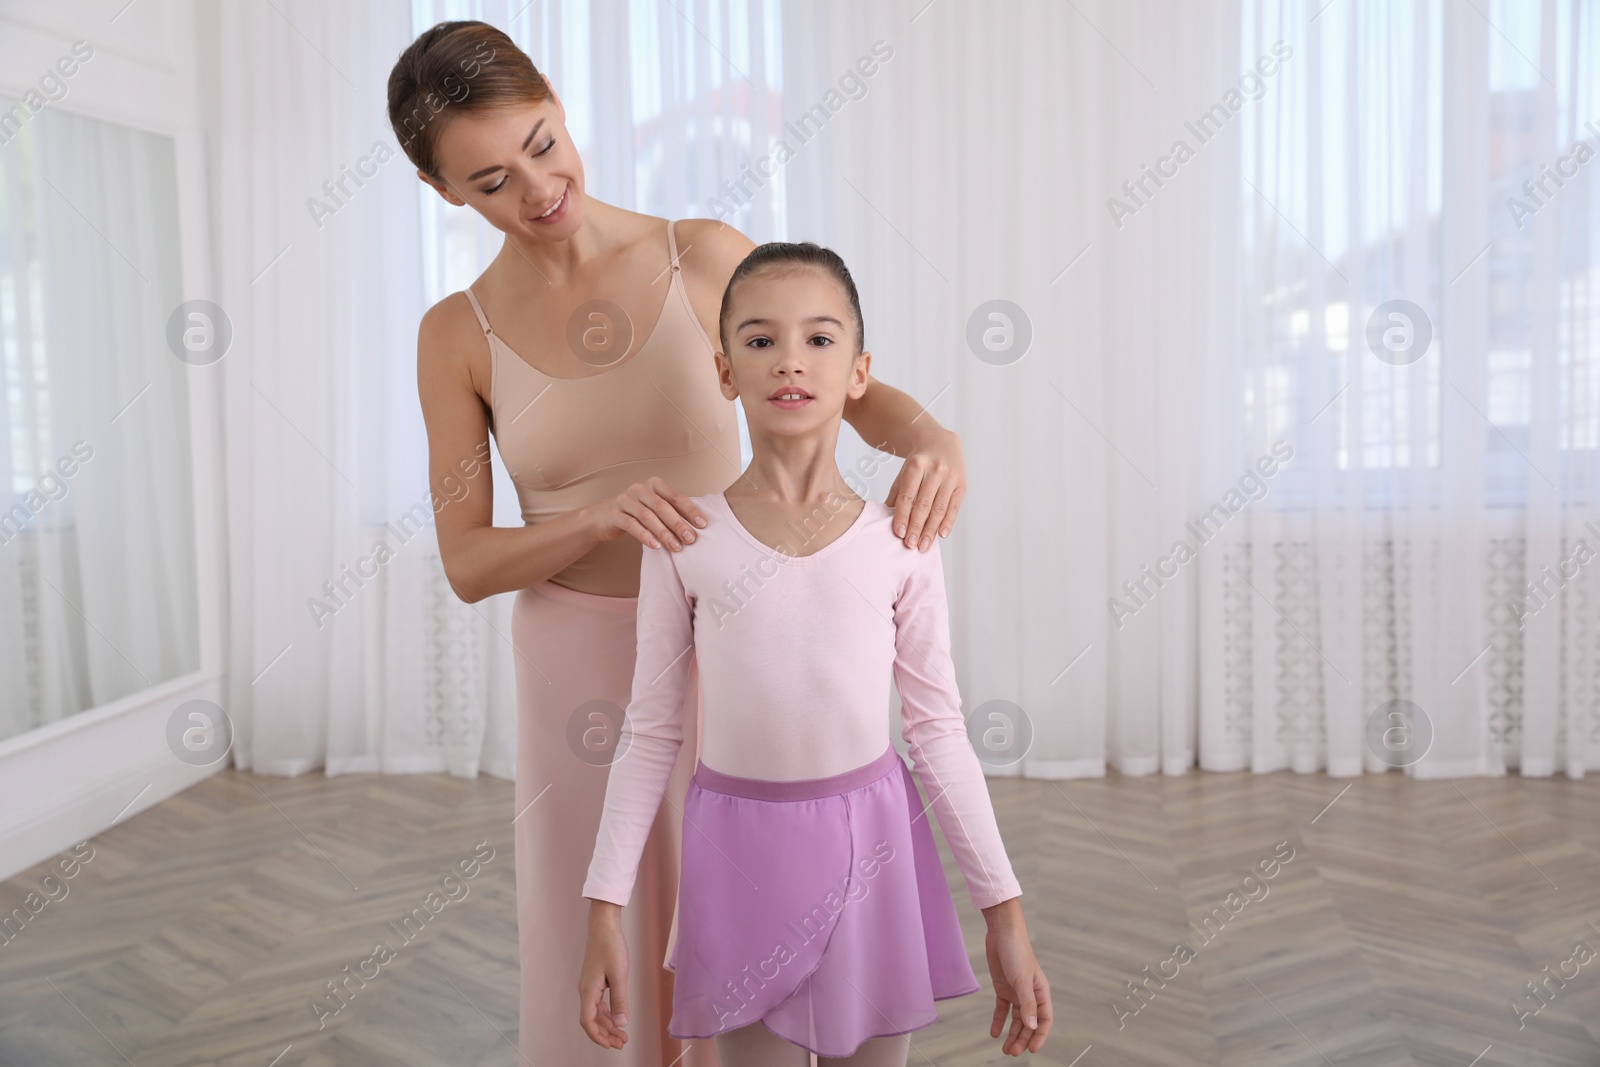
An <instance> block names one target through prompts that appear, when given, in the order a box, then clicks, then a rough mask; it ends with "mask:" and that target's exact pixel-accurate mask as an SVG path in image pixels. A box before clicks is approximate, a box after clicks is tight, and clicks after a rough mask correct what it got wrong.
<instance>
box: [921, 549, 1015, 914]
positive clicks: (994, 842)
mask: <svg viewBox="0 0 1600 1067" xmlns="http://www.w3.org/2000/svg"><path fill="white" fill-rule="evenodd" d="M894 625H895V638H894V641H895V657H894V680H895V688H896V689H897V690H898V691H899V693H900V720H901V736H902V737H904V738H905V740H906V743H907V744H908V745H909V746H910V752H909V754H910V756H911V765H912V768H913V769H914V770H915V771H916V772H917V775H918V777H919V778H920V779H921V781H922V787H923V789H924V790H926V791H927V794H928V797H929V798H930V800H931V802H932V806H933V809H934V811H935V813H936V814H937V816H938V819H939V827H940V828H941V829H942V830H944V836H945V839H946V840H947V841H949V843H950V849H951V851H952V852H954V853H955V857H956V863H957V865H958V866H959V867H960V868H961V873H962V874H963V875H964V876H965V877H966V881H967V893H968V896H969V897H970V898H971V900H972V906H973V907H974V908H977V909H978V910H979V911H986V909H989V908H992V907H994V906H995V905H997V904H999V903H1000V902H1002V901H1005V900H1010V899H1012V898H1013V897H1019V896H1021V895H1022V886H1021V885H1020V884H1019V883H1018V882H1017V877H1016V875H1015V874H1014V873H1013V872H1012V870H1011V862H1010V860H1009V859H1008V858H1007V856H1006V849H1005V843H1004V842H1003V841H1002V840H1001V839H1000V827H999V825H998V824H997V823H996V822H995V817H994V807H993V805H992V804H991V803H990V801H989V785H988V783H987V782H986V781H985V780H984V777H983V767H982V765H981V764H979V762H978V757H977V754H976V753H974V752H973V750H972V744H971V742H969V741H968V740H967V727H966V721H965V720H964V719H963V718H962V715H961V693H960V691H959V690H958V689H957V688H956V671H955V664H954V662H953V661H952V660H951V658H950V619H949V610H948V607H947V604H946V601H945V590H944V565H943V562H942V558H941V553H940V551H939V544H938V542H935V543H934V546H933V548H932V549H931V550H930V551H928V552H921V553H918V554H917V557H916V558H915V559H914V560H913V561H912V563H911V566H910V570H909V572H908V574H907V575H906V578H905V582H904V584H903V586H902V588H901V590H900V595H899V596H898V597H897V598H896V600H895V605H894Z"/></svg>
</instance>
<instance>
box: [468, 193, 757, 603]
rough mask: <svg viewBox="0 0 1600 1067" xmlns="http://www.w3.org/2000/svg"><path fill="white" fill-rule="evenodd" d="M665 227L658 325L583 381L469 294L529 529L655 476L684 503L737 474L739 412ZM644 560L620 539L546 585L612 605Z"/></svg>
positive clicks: (498, 426) (499, 436)
mask: <svg viewBox="0 0 1600 1067" xmlns="http://www.w3.org/2000/svg"><path fill="white" fill-rule="evenodd" d="M666 229H667V247H666V252H667V259H668V268H667V269H668V270H669V272H670V274H671V279H670V282H669V285H668V288H667V296H666V300H665V302H664V303H663V305H662V308H661V311H660V314H659V315H658V316H657V319H656V322H655V325H654V326H653V327H652V328H651V330H650V331H649V333H647V334H642V333H640V332H639V331H638V330H637V329H635V330H634V340H633V343H632V344H631V345H630V346H629V348H628V351H627V352H626V353H625V354H623V355H621V356H619V357H617V358H616V360H615V362H612V363H610V364H609V365H607V366H606V367H605V369H603V370H601V371H599V372H597V373H594V374H590V375H587V376H585V377H581V378H557V377H554V376H552V375H549V374H546V373H544V372H543V371H540V370H537V369H535V368H534V366H533V365H532V364H531V363H529V362H528V361H527V360H525V359H523V358H522V357H521V356H519V355H517V353H516V352H515V351H513V350H512V349H511V347H510V346H509V345H507V344H506V343H505V342H504V341H502V340H501V339H500V338H499V336H497V335H496V334H495V332H494V330H493V328H492V327H490V325H489V320H488V318H487V317H486V316H485V315H484V313H483V307H482V305H480V304H479V303H478V298H477V295H476V294H474V293H473V291H472V289H471V288H470V287H469V288H467V289H466V290H464V291H465V293H466V295H467V299H468V300H469V301H471V303H472V310H473V312H474V313H475V314H476V315H477V316H478V322H479V324H480V325H482V327H483V332H484V334H485V335H487V337H488V339H489V367H490V371H489V382H490V384H489V398H490V399H489V412H490V430H491V431H492V432H493V434H494V438H495V444H496V446H497V447H498V448H499V451H500V458H501V459H502V460H503V461H504V462H505V465H506V471H507V473H509V474H510V475H511V480H512V482H513V484H515V486H516V489H517V499H518V501H519V503H520V504H521V507H522V521H523V522H525V523H528V524H530V525H532V524H535V523H540V522H544V521H545V520H546V519H551V518H554V517H555V516H557V515H560V514H562V513H563V512H567V511H572V510H574V509H576V508H581V507H584V506H586V505H589V504H593V503H595V502H597V501H599V500H603V499H608V498H611V497H614V496H616V495H617V494H619V493H621V492H622V491H623V490H624V489H626V488H627V487H628V486H630V485H632V484H633V483H634V482H638V481H643V480H645V479H646V478H648V477H650V476H651V475H659V476H660V477H662V478H665V479H666V480H667V481H668V482H670V483H671V484H672V485H673V486H674V487H675V488H677V489H678V490H679V491H680V492H682V493H684V494H685V495H687V496H699V495H702V494H705V493H715V492H720V491H721V490H723V489H726V488H727V487H728V486H729V485H731V484H732V483H733V481H734V479H735V478H737V477H738V476H739V472H740V471H741V469H742V466H741V463H740V455H739V423H738V419H737V416H736V414H735V412H734V405H733V403H730V402H729V401H728V399H727V398H726V397H724V396H723V395H722V392H721V390H720V389H719V388H718V387H717V372H716V362H715V359H714V357H713V353H714V351H715V346H714V345H713V344H712V343H711V340H710V338H708V337H707V336H706V332H705V329H704V328H703V327H702V326H701V325H700V320H699V319H698V318H696V317H695V313H694V308H693V306H692V305H691V304H690V303H689V294H688V291H687V290H686V289H685V288H684V284H683V274H682V272H681V271H680V270H679V268H678V243H677V237H676V235H675V234H674V232H673V224H672V223H670V222H669V223H668V224H667V227H666ZM641 338H642V340H641ZM643 551H644V546H643V545H642V544H640V543H639V540H638V539H637V538H635V537H634V536H633V535H632V534H624V535H622V536H621V537H618V538H616V539H615V540H612V541H604V542H601V543H599V544H597V545H595V546H594V548H593V549H592V550H591V551H590V552H589V553H588V554H587V555H585V556H583V557H581V558H580V559H578V560H576V561H575V562H573V563H572V564H571V565H570V566H568V567H567V568H566V569H564V570H562V571H559V572H558V573H556V574H554V575H552V576H551V579H550V580H551V581H553V582H555V583H556V584H558V585H565V586H569V587H571V588H576V589H583V590H586V591H590V592H595V591H607V592H608V593H609V595H619V594H616V593H615V592H611V591H614V590H618V589H626V590H630V591H632V590H637V589H638V584H639V559H640V553H641V552H643ZM619 579H622V580H619Z"/></svg>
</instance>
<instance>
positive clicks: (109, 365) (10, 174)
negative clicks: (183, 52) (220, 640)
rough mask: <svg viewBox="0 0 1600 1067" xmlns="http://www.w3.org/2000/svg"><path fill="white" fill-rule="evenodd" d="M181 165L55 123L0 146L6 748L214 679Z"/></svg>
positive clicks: (95, 129)
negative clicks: (199, 523) (150, 693)
mask: <svg viewBox="0 0 1600 1067" xmlns="http://www.w3.org/2000/svg"><path fill="white" fill-rule="evenodd" d="M10 103H11V102H10V101H4V102H0V106H5V107H7V108H8V107H9V104H10ZM175 165H176V163H175V159H174V156H173V142H172V139H171V138H169V137H164V136H161V135H158V134H153V133H149V132H145V131H140V130H132V129H129V128H127V127H125V126H121V125H118V124H115V123H111V122H105V121H101V120H97V119H91V118H87V117H84V116H81V115H75V114H72V113H71V112H68V111H63V110H60V109H57V108H50V109H47V110H45V111H42V112H40V113H39V114H37V115H35V116H33V117H31V118H30V119H28V120H27V122H26V124H25V125H23V126H22V127H21V129H20V131H19V132H18V133H17V134H16V136H15V138H14V139H11V140H9V143H7V144H6V145H5V146H3V147H0V377H3V395H0V479H3V481H0V740H3V739H5V738H9V737H12V736H15V735H17V734H21V733H23V732H25V731H27V730H30V729H34V728H37V727H40V726H45V725H48V724H50V723H53V722H56V721H58V720H60V719H63V718H65V717H67V716H69V715H73V714H76V713H78V712H80V711H84V710H86V709H89V708H92V707H96V706H99V705H103V704H108V703H111V702H112V701H114V700H117V699H119V698H121V697H124V696H127V695H129V694H131V693H135V692H138V691H140V690H142V689H145V688H148V687H149V686H151V685H154V684H157V683H158V682H162V681H166V680H168V679H171V678H176V677H178V676H180V675H182V674H185V673H187V672H189V671H192V670H195V669H196V668H198V667H199V665H200V651H199V622H198V609H197V601H196V579H195V568H194V563H193V555H194V509H193V506H192V504H191V495H190V476H189V463H190V442H189V429H188V427H189V423H188V414H187V403H188V394H187V386H188V381H187V379H188V375H189V373H190V368H189V367H187V366H186V365H185V364H184V363H182V362H180V361H179V360H178V359H177V358H175V356H174V355H173V353H172V351H170V350H169V348H168V347H167V344H166V336H167V316H168V314H169V312H171V310H172V309H173V308H174V307H176V306H177V305H178V303H179V302H180V301H181V300H182V296H181V288H182V286H181V277H180V273H179V264H178V213H177V201H176V195H175V189H176V188H177V182H176V173H175V169H174V168H175Z"/></svg>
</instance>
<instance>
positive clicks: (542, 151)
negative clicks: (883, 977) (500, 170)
mask: <svg viewBox="0 0 1600 1067" xmlns="http://www.w3.org/2000/svg"><path fill="white" fill-rule="evenodd" d="M555 147H556V139H555V138H554V137H552V138H550V141H549V143H547V144H546V145H545V146H544V147H543V148H541V149H539V151H537V152H535V153H534V155H535V156H543V155H548V154H549V153H550V152H552V151H554V149H555ZM510 180H511V179H510V177H505V178H501V179H500V180H499V181H498V182H497V183H495V184H494V185H491V186H490V187H489V188H487V189H485V190H484V191H483V195H484V196H493V195H494V194H495V193H497V192H499V191H500V190H501V189H503V188H505V184H506V182H508V181H510Z"/></svg>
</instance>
